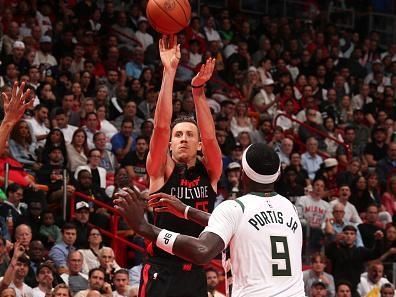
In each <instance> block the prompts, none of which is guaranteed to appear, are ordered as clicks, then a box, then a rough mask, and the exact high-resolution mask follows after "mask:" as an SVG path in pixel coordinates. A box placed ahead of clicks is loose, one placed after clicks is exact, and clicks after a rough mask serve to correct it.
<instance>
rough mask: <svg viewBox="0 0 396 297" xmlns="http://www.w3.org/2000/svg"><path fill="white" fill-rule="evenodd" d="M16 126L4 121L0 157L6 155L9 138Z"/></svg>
mask: <svg viewBox="0 0 396 297" xmlns="http://www.w3.org/2000/svg"><path fill="white" fill-rule="evenodd" d="M14 124H15V123H14V122H11V121H8V120H6V119H4V120H3V122H2V123H1V125H0V155H2V154H3V153H4V149H5V146H6V142H7V140H8V137H9V136H10V133H11V130H12V128H13V127H14Z"/></svg>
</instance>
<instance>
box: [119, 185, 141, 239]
mask: <svg viewBox="0 0 396 297" xmlns="http://www.w3.org/2000/svg"><path fill="white" fill-rule="evenodd" d="M115 196H116V199H114V204H115V207H116V209H118V210H119V212H120V213H121V215H122V216H123V217H124V219H125V221H126V222H127V224H128V226H129V227H130V228H132V229H133V230H134V231H136V232H137V233H141V232H140V231H141V230H143V229H144V227H146V226H147V225H148V223H147V222H146V220H145V218H144V211H145V208H146V206H147V201H146V199H144V198H143V197H141V195H140V193H139V192H138V191H137V190H135V189H130V188H123V189H122V191H120V192H118V193H116V194H115Z"/></svg>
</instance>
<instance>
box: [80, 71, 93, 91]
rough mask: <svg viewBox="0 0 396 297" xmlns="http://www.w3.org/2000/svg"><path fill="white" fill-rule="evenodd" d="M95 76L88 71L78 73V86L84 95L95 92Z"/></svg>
mask: <svg viewBox="0 0 396 297" xmlns="http://www.w3.org/2000/svg"><path fill="white" fill-rule="evenodd" d="M95 84H96V83H95V77H93V76H92V74H91V73H89V71H83V72H81V74H80V87H81V91H82V93H83V96H84V97H91V96H93V95H94V94H95Z"/></svg>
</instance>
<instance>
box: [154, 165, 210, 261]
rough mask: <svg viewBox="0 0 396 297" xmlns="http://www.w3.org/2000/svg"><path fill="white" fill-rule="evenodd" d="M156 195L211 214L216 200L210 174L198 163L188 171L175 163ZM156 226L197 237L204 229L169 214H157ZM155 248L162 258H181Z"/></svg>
mask: <svg viewBox="0 0 396 297" xmlns="http://www.w3.org/2000/svg"><path fill="white" fill-rule="evenodd" d="M156 193H166V194H170V195H173V196H175V197H177V198H179V199H180V200H181V201H182V202H183V203H184V204H186V205H189V206H191V207H194V208H197V209H199V210H202V211H206V212H212V211H213V209H214V202H215V200H216V196H217V194H216V192H215V191H214V190H213V188H212V185H211V181H210V178H209V175H208V173H207V171H206V168H205V166H204V165H203V164H202V162H201V161H199V160H197V162H196V165H195V166H194V167H191V168H188V169H187V166H186V165H185V164H176V165H175V168H174V170H173V172H172V174H171V176H170V177H169V179H168V180H167V181H166V183H165V184H164V186H163V187H162V188H161V189H159V190H158V191H156ZM154 225H155V226H157V227H159V228H164V229H167V230H170V231H173V232H178V233H182V234H185V235H190V236H194V237H198V236H199V234H200V233H201V232H202V230H203V228H204V227H202V226H200V225H198V224H196V223H194V222H192V221H187V220H184V219H180V218H178V217H176V216H174V215H172V214H169V213H155V215H154ZM153 246H154V255H155V256H159V257H166V258H174V260H175V261H183V260H182V259H180V258H178V257H176V256H172V255H170V254H168V253H166V252H164V251H162V250H160V249H158V248H157V247H155V244H153Z"/></svg>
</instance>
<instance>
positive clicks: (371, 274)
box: [357, 261, 389, 296]
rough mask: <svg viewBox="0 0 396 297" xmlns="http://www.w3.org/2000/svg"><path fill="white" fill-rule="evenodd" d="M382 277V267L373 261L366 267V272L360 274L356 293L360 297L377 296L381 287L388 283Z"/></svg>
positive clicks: (378, 262) (379, 263)
mask: <svg viewBox="0 0 396 297" xmlns="http://www.w3.org/2000/svg"><path fill="white" fill-rule="evenodd" d="M383 276H384V265H383V264H382V263H381V262H380V261H373V262H371V263H370V264H369V265H368V268H367V272H364V273H362V275H361V276H360V282H359V284H358V287H357V291H358V293H359V295H360V296H370V295H374V296H375V295H377V296H379V294H380V290H381V287H382V286H383V285H384V284H387V283H389V281H388V280H387V279H386V278H385V277H383Z"/></svg>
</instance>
